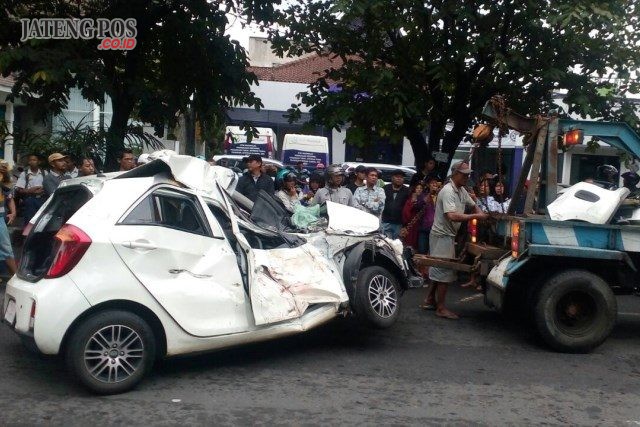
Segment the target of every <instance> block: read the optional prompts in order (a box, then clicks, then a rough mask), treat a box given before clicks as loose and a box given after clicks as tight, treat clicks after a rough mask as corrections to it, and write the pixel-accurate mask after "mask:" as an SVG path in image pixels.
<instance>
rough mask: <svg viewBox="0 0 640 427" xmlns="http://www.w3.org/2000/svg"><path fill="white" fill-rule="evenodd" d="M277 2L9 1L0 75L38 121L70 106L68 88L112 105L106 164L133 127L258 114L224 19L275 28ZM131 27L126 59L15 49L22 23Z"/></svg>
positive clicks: (1, 18) (116, 54)
mask: <svg viewBox="0 0 640 427" xmlns="http://www.w3.org/2000/svg"><path fill="white" fill-rule="evenodd" d="M277 4H278V2H277V1H275V2H274V1H266V0H221V1H216V2H210V1H208V0H176V1H171V2H166V1H160V0H110V1H93V0H78V1H74V2H66V1H62V2H60V1H56V2H50V1H45V0H8V1H6V2H4V4H3V7H2V9H0V73H1V74H2V75H5V76H6V75H8V74H10V73H12V74H13V75H14V76H15V78H16V85H15V86H14V88H13V95H14V96H17V97H20V98H21V99H22V100H24V101H26V102H27V103H28V104H29V105H30V106H31V107H32V108H37V109H38V111H40V112H41V113H42V114H43V115H44V114H50V113H57V112H59V111H60V110H61V109H62V108H64V107H65V106H66V105H67V102H68V94H69V90H70V88H73V87H78V88H80V90H81V92H82V95H83V96H84V97H85V98H86V99H88V100H91V101H102V100H103V99H104V97H105V95H106V96H109V98H110V99H111V102H112V105H113V119H112V121H111V127H110V129H109V132H108V135H107V141H108V145H107V159H108V160H110V161H111V163H113V162H114V161H115V152H116V151H118V150H119V149H121V148H122V147H123V145H124V143H125V134H126V127H127V123H128V120H129V118H130V117H135V118H137V119H139V120H142V121H145V122H149V123H151V124H153V125H154V127H155V128H156V131H157V133H158V134H159V135H160V136H162V134H161V132H162V129H164V127H165V125H166V124H169V125H172V124H174V123H175V121H176V118H177V117H178V116H179V114H183V113H185V112H186V111H187V109H188V108H193V109H194V110H195V113H196V119H197V120H198V121H199V122H201V123H203V124H204V125H205V126H206V127H208V125H207V124H206V123H207V122H209V121H221V120H222V119H224V117H225V115H226V111H227V109H228V108H229V107H231V106H233V105H235V104H238V103H242V104H245V105H248V106H253V107H255V108H259V107H260V106H261V103H260V100H259V99H258V98H256V97H255V94H254V93H253V92H251V90H250V85H251V84H252V83H254V82H255V81H256V78H255V76H254V75H253V74H251V73H249V72H248V71H247V69H246V68H247V65H248V61H247V57H246V53H245V51H244V49H243V48H242V47H241V46H240V45H239V43H238V42H236V41H233V40H230V38H229V37H228V36H227V35H225V29H226V27H227V26H228V25H229V22H228V18H227V16H228V15H227V13H233V14H236V15H243V14H244V15H245V16H247V17H248V19H249V20H252V21H253V22H257V23H259V24H262V25H264V24H268V23H269V22H270V21H271V19H272V18H273V13H274V5H277ZM44 17H49V18H53V17H55V18H61V17H64V18H94V19H97V18H108V19H111V18H135V19H136V22H137V25H136V29H137V36H136V43H137V44H136V47H135V49H133V50H131V51H111V50H100V49H98V48H97V46H98V43H99V40H97V39H93V40H27V41H25V42H22V41H20V36H21V27H20V21H19V19H20V18H44Z"/></svg>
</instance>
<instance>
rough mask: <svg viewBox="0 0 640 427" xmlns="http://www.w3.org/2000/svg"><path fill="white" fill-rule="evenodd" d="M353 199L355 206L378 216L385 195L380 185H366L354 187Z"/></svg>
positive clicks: (382, 206)
mask: <svg viewBox="0 0 640 427" xmlns="http://www.w3.org/2000/svg"><path fill="white" fill-rule="evenodd" d="M353 199H354V201H355V205H356V207H357V208H359V209H362V210H363V211H365V212H369V213H370V214H372V215H375V216H377V217H379V216H380V215H381V214H382V210H383V209H384V201H385V195H384V190H383V189H382V188H381V187H378V186H374V187H373V188H369V187H367V186H366V185H364V186H362V187H358V188H356V192H355V193H354V194H353Z"/></svg>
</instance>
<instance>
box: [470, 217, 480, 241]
mask: <svg viewBox="0 0 640 427" xmlns="http://www.w3.org/2000/svg"><path fill="white" fill-rule="evenodd" d="M469 234H470V235H471V243H476V242H477V241H478V220H477V219H475V218H474V219H472V220H471V221H469Z"/></svg>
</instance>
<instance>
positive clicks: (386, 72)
mask: <svg viewBox="0 0 640 427" xmlns="http://www.w3.org/2000/svg"><path fill="white" fill-rule="evenodd" d="M639 7H640V6H639V5H638V2H637V0H612V1H608V2H601V1H594V0H547V1H534V0H525V1H512V0H474V1H463V2H461V1H459V0H426V1H417V0H339V1H336V0H318V1H313V2H308V1H304V0H297V1H296V0H292V1H291V2H289V3H288V7H287V8H286V9H285V10H284V12H283V14H282V15H281V17H280V21H279V22H280V24H281V27H280V29H278V30H277V31H273V32H272V34H271V37H272V39H273V44H274V49H275V50H276V52H278V53H280V54H282V55H287V54H288V55H298V54H301V53H308V52H315V53H317V54H321V55H330V56H331V57H334V58H336V60H337V62H339V63H340V62H341V63H342V66H340V64H338V65H337V66H335V67H333V68H330V69H328V70H326V71H325V73H324V74H323V75H321V76H319V78H318V80H317V81H316V82H315V83H313V84H312V85H310V88H309V92H308V93H301V94H300V95H299V101H300V102H299V104H298V105H295V106H294V108H292V110H291V111H290V113H291V114H292V115H295V114H296V111H297V110H298V109H299V107H300V105H302V104H304V105H307V106H310V107H311V113H312V117H313V119H312V120H313V121H314V122H315V123H318V124H323V125H326V126H328V127H332V128H336V129H340V128H342V127H344V126H345V125H346V124H350V126H353V127H355V128H356V129H355V130H353V131H351V132H349V134H348V139H349V141H351V142H352V143H354V144H358V145H361V144H367V143H368V141H369V140H370V139H371V137H372V136H375V135H377V136H384V135H385V134H388V133H391V134H397V133H398V132H399V133H401V134H403V135H406V136H407V137H408V138H409V139H410V141H411V143H412V147H413V149H414V153H415V154H416V158H417V160H418V161H420V160H421V159H422V158H424V156H426V155H427V153H428V152H429V151H432V150H434V149H435V148H436V147H437V145H438V142H439V141H440V140H441V139H443V145H444V150H445V151H447V152H449V153H452V152H453V151H455V149H456V147H457V145H458V143H459V142H460V141H461V140H462V138H463V137H464V136H465V135H466V134H467V133H468V132H469V130H470V128H471V126H472V125H473V124H474V123H475V122H476V121H477V120H478V119H479V117H478V115H479V112H480V111H481V108H482V106H483V104H484V103H485V102H486V101H487V100H488V99H489V98H490V97H491V96H492V95H494V94H497V93H500V94H503V95H505V97H506V98H507V101H508V104H509V106H510V107H511V108H512V109H513V110H515V111H518V112H520V113H523V114H538V113H540V112H544V111H546V110H547V109H548V108H549V107H550V106H551V105H552V103H553V99H554V97H553V94H554V93H563V94H564V100H565V101H566V102H567V104H568V105H569V109H568V111H566V112H565V114H569V113H578V114H580V115H581V116H583V117H586V116H590V117H592V118H602V119H619V120H624V121H626V122H627V123H629V124H631V125H632V126H635V127H636V128H637V127H638V124H639V122H638V119H637V117H636V109H635V108H634V106H633V105H632V104H630V103H629V102H628V101H627V100H626V99H625V97H624V96H625V94H627V93H639V91H638V89H639V85H638V82H637V81H636V80H634V79H631V78H630V76H632V75H634V71H635V70H637V69H638V65H639V64H640V61H639V55H640V54H639V52H640V50H639V49H637V46H638V42H639V41H640V31H638V30H639V27H640V22H639V16H640V9H639ZM333 82H338V86H339V90H336V89H335V88H334V87H331V83H333ZM427 124H428V129H429V135H428V136H429V138H428V139H429V141H430V143H429V147H427V145H426V143H425V138H424V135H423V129H425V128H427ZM446 125H452V127H451V128H450V130H449V131H445V127H446Z"/></svg>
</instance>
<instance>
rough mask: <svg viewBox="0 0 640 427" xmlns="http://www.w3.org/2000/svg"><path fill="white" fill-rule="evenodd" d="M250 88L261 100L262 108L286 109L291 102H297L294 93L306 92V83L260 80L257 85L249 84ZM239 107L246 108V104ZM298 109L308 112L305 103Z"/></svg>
mask: <svg viewBox="0 0 640 427" xmlns="http://www.w3.org/2000/svg"><path fill="white" fill-rule="evenodd" d="M251 90H252V91H253V92H255V94H256V96H257V97H258V98H260V100H261V101H262V104H263V107H262V108H263V109H265V110H276V111H287V110H288V109H289V108H291V104H294V103H295V104H297V103H298V102H299V101H298V100H297V99H296V95H297V94H298V93H300V92H306V91H307V85H306V84H304V83H285V82H271V81H267V80H260V81H258V84H257V85H251ZM241 107H244V108H248V107H247V106H246V105H243V106H241ZM300 111H302V112H303V113H308V112H309V108H307V107H306V106H305V105H301V106H300Z"/></svg>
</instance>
